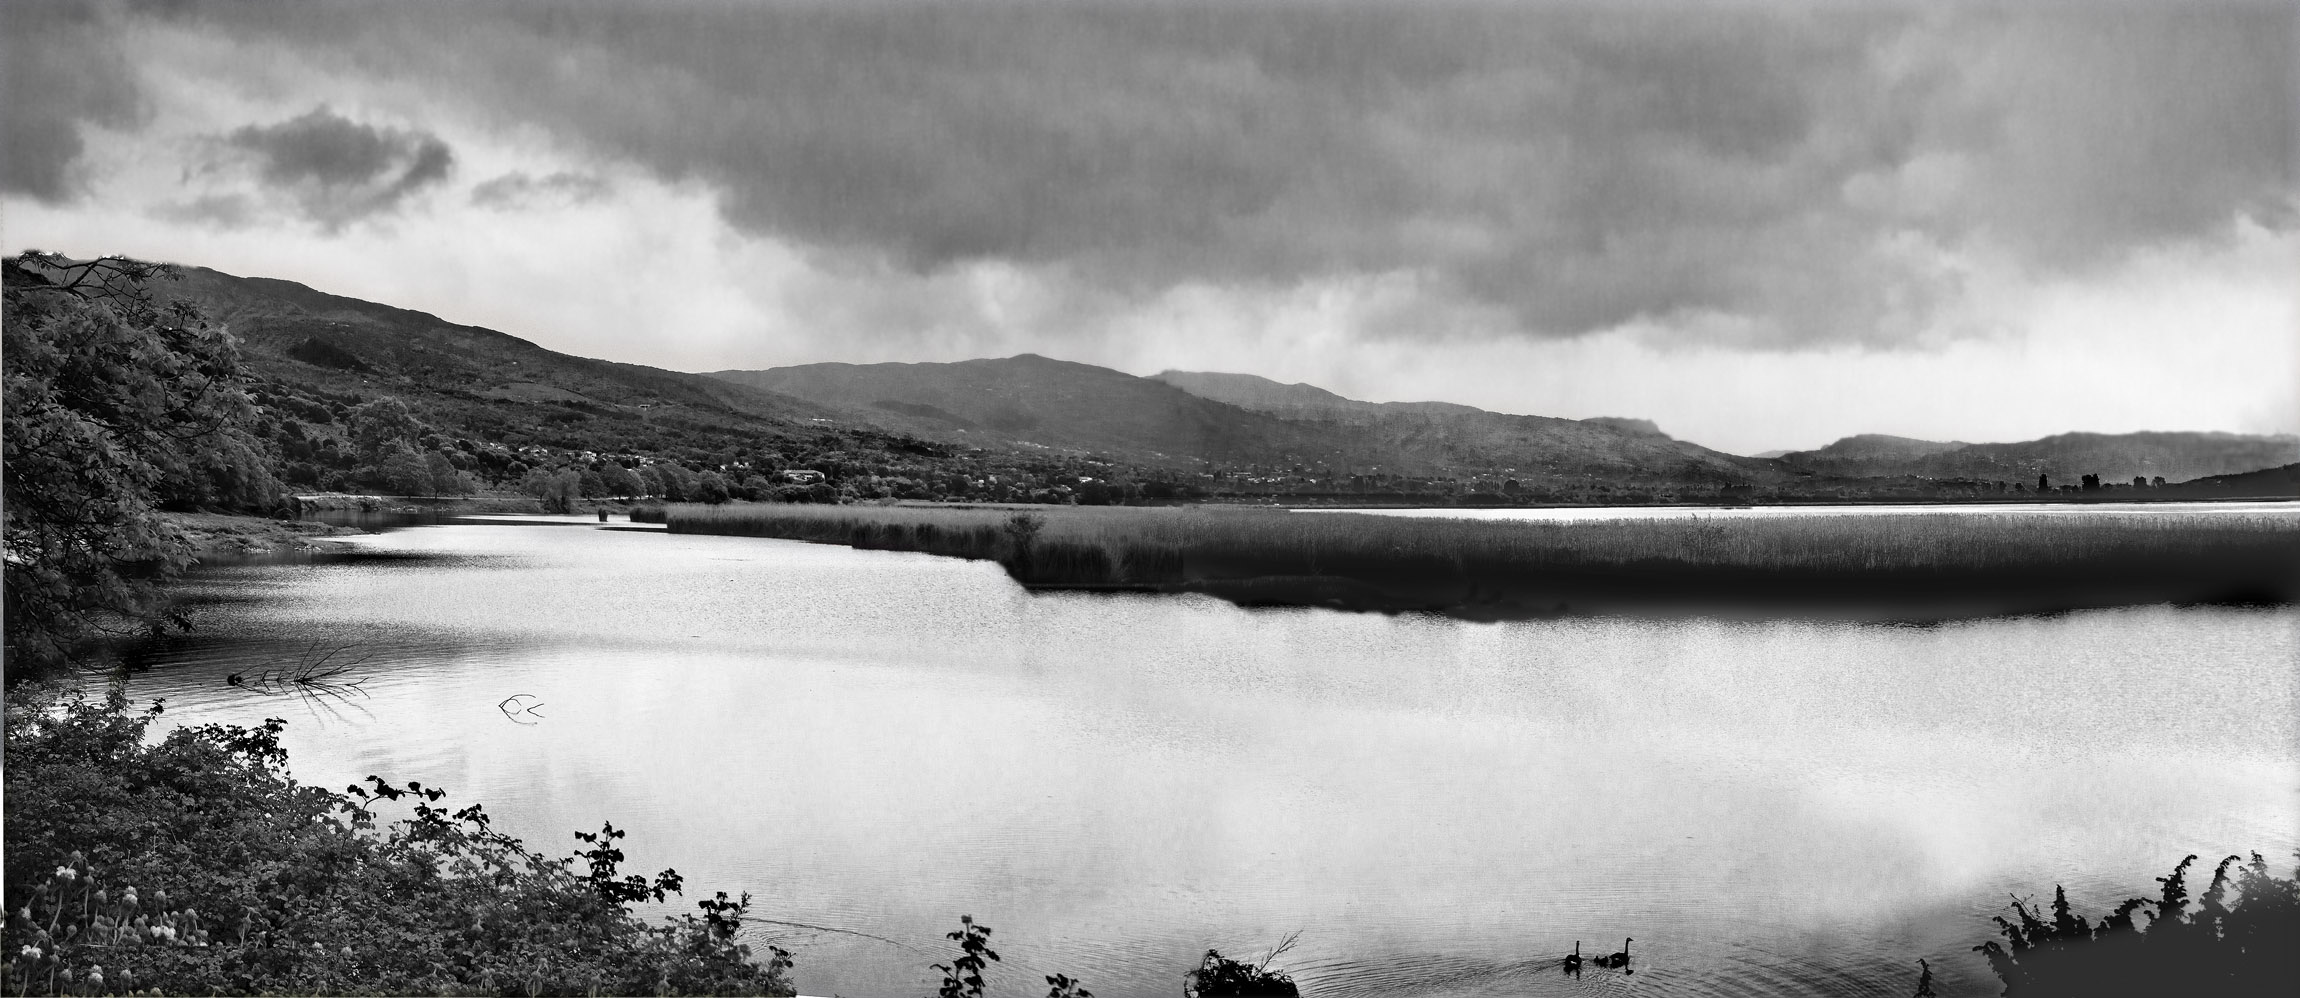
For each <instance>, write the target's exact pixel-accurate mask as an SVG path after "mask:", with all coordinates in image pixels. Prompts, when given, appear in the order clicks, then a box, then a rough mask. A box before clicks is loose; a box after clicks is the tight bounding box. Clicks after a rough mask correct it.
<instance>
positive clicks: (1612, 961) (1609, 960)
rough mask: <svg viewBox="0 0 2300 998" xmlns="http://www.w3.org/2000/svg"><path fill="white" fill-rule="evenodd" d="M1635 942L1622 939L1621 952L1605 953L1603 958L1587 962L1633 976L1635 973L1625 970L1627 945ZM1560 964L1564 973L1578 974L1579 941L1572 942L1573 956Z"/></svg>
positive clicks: (1579, 968) (1627, 954) (1579, 966)
mask: <svg viewBox="0 0 2300 998" xmlns="http://www.w3.org/2000/svg"><path fill="white" fill-rule="evenodd" d="M1636 941H1637V940H1635V939H1623V940H1622V941H1621V952H1619V953H1607V954H1606V955H1604V956H1600V957H1592V958H1591V959H1590V961H1589V962H1590V963H1592V964H1595V965H1597V966H1600V967H1620V968H1623V973H1629V974H1634V973H1636V971H1634V970H1629V969H1627V968H1628V967H1629V944H1630V943H1633V942H1636ZM1561 962H1562V963H1563V964H1564V966H1565V969H1566V971H1567V972H1569V973H1579V972H1580V971H1581V940H1579V939H1576V940H1574V941H1573V954H1572V955H1571V956H1568V957H1566V958H1565V959H1564V960H1563V961H1561Z"/></svg>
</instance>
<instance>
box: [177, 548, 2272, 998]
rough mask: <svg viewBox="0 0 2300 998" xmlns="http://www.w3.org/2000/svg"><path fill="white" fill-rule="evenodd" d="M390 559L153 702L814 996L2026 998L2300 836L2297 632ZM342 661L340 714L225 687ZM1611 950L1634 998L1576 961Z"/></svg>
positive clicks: (758, 559) (241, 609) (929, 562)
mask: <svg viewBox="0 0 2300 998" xmlns="http://www.w3.org/2000/svg"><path fill="white" fill-rule="evenodd" d="M358 542H359V544H360V545H361V548H362V549H363V550H364V551H366V552H369V553H371V555H402V556H404V555H420V556H423V557H420V558H408V557H373V556H370V557H364V558H317V559H313V560H311V561H309V562H305V563H296V564H274V565H251V566H240V567H232V568H217V569H211V570H207V571H203V572H201V573H198V574H197V575H196V576H195V577H194V579H193V581H192V582H191V583H190V586H189V588H190V590H191V593H192V595H193V597H194V598H195V599H197V600H198V601H200V602H201V603H202V604H204V606H203V608H202V609H201V610H200V612H199V619H200V620H201V621H202V628H201V630H200V632H198V633H197V634H196V635H194V636H192V637H190V638H186V639H180V640H177V641H174V642H173V643H171V644H168V645H166V646H163V647H160V648H157V649H155V650H154V651H153V652H152V653H151V654H150V656H149V660H150V662H151V664H152V665H153V668H152V670H151V671H150V672H147V673H145V674H142V675H141V676H139V677H138V678H137V679H136V680H135V686H134V692H135V695H136V696H137V697H139V698H149V697H155V696H164V697H167V698H168V701H169V704H170V712H169V717H170V718H172V719H174V720H176V721H178V722H198V721H208V720H221V721H229V722H238V723H255V722H258V721H260V720H261V719H262V718H264V717H266V716H284V717H287V718H290V719H291V722H292V723H291V724H290V726H289V730H288V735H287V744H288V747H289V749H290V751H291V752H292V754H293V759H294V765H295V769H296V772H297V774H298V776H299V777H301V778H303V779H304V780H306V781H307V782H311V783H315V784H319V785H327V786H341V785H343V784H345V783H349V782H352V781H354V780H357V779H359V778H361V777H364V776H366V775H367V774H370V773H375V774H380V775H382V776H385V777H387V778H390V779H393V780H395V781H405V780H409V779H417V780H422V781H423V782H425V783H426V784H427V785H443V786H446V787H448V788H450V789H451V791H452V793H453V796H451V797H450V798H449V801H450V803H454V802H470V801H474V800H476V801H484V802H486V804H487V805H488V809H489V811H490V812H491V813H493V814H495V815H496V816H497V827H499V828H505V829H507V830H509V831H511V832H512V833H514V834H518V835H521V836H523V837H525V838H527V839H528V841H529V842H530V844H531V845H535V846H538V847H540V848H544V849H545V850H546V851H549V852H553V853H560V852H564V851H569V850H571V849H572V847H573V845H574V843H573V841H572V839H571V837H570V834H569V833H570V832H572V831H573V830H576V829H595V828H597V827H598V825H599V823H600V822H601V821H602V820H612V821H614V822H615V824H616V826H617V827H618V828H628V829H630V831H631V836H630V838H629V839H627V840H625V841H626V851H627V852H628V853H629V854H630V861H629V868H630V869H638V870H644V871H653V870H657V869H661V868H663V867H666V866H676V867H677V868H678V869H679V870H680V872H681V873H683V874H685V875H686V877H687V883H688V885H689V888H690V893H693V892H695V891H700V892H702V896H708V892H710V891H712V890H719V889H724V890H727V891H730V892H735V891H750V892H751V893H752V894H754V895H755V896H756V898H757V908H756V912H757V914H758V915H759V916H760V917H762V918H765V919H773V920H776V921H778V922H781V923H793V924H760V925H758V926H756V928H755V933H756V936H757V940H758V941H772V942H775V943H777V944H779V945H782V946H785V947H786V948H790V949H792V950H794V951H796V953H797V955H798V960H799V964H798V971H797V976H798V981H799V983H800V985H801V988H802V990H803V991H804V992H806V993H808V994H818V995H828V994H832V993H834V992H835V993H838V994H842V995H845V996H847V998H871V996H880V995H905V996H916V995H920V994H924V993H928V992H930V991H931V990H932V981H933V976H932V972H931V971H930V970H929V969H928V964H930V963H933V962H936V961H938V960H947V959H948V955H949V954H948V951H947V950H945V949H944V948H943V947H944V946H945V945H946V944H945V943H944V942H943V941H942V939H941V937H940V933H941V932H943V931H945V930H947V929H948V928H951V927H953V925H954V923H955V922H956V920H957V918H958V916H959V915H960V914H972V915H974V916H975V917H976V918H977V919H978V920H979V921H981V922H984V923H986V924H988V925H990V926H992V927H994V928H995V929H996V930H997V932H996V935H995V936H994V939H993V942H994V945H995V946H996V948H997V949H998V950H999V951H1000V952H1001V953H1002V954H1003V955H1004V956H1005V958H1006V959H1005V961H1004V962H1003V963H1001V964H999V965H997V969H998V972H999V975H1000V976H999V977H998V979H997V983H998V991H997V993H999V994H1002V995H1036V994H1040V993H1042V992H1043V988H1044V985H1043V984H1042V983H1039V981H1040V978H1041V977H1042V976H1043V975H1045V974H1051V973H1055V972H1058V971H1059V972H1067V973H1070V974H1071V975H1073V976H1076V977H1081V978H1083V979H1084V980H1085V981H1086V983H1087V984H1088V986H1090V987H1092V988H1093V989H1094V991H1095V992H1096V993H1097V994H1099V995H1104V996H1109V998H1127V996H1137V995H1140V996H1150V995H1157V996H1168V995H1172V994H1175V993H1177V990H1178V988H1179V986H1180V980H1179V975H1180V973H1181V972H1182V971H1183V970H1184V969H1186V968H1187V967H1189V966H1191V965H1193V964H1194V963H1195V962H1196V958H1197V957H1198V956H1199V955H1200V954H1201V953H1203V951H1204V950H1205V949H1206V948H1208V947H1216V948H1219V949H1221V950H1222V951H1224V952H1225V953H1234V954H1239V955H1247V954H1251V953H1253V952H1255V951H1258V950H1260V949H1261V948H1264V947H1266V946H1268V945H1269V944H1271V943H1273V942H1275V941H1276V940H1277V939H1279V938H1280V937H1281V936H1283V935H1285V934H1286V933H1288V932H1293V931H1296V930H1299V931H1300V932H1301V934H1302V935H1301V943H1300V945H1299V947H1298V948H1296V949H1295V950H1294V951H1293V952H1291V953H1289V954H1287V955H1286V956H1285V957H1284V958H1283V959H1282V960H1281V961H1280V966H1283V967H1285V968H1287V969H1290V970H1292V971H1293V972H1294V973H1295V975H1296V977H1297V979H1299V980H1300V981H1301V982H1302V983H1303V984H1304V985H1305V991H1306V992H1307V993H1310V994H1323V995H1425V996H1442V995H1574V994H1632V993H1641V994H1653V995H1690V994H1722V995H1733V994H1750V995H1760V994H1763V995H1773V994H1780V995H1796V994H1816V995H1817V994H1856V995H1857V994H1876V995H1905V994H1907V993H1908V992H1909V991H1911V990H1912V989H1913V988H1914V980H1915V974H1914V971H1915V968H1916V960H1917V958H1918V957H1920V956H1923V957H1926V958H1928V959H1931V960H1932V961H1933V963H1934V965H1935V967H1936V968H1940V970H1941V972H1942V979H1941V982H1940V983H1941V985H1942V991H1943V993H1944V994H1960V993H1962V994H1982V993H1987V994H1993V993H1995V990H1996V988H1995V986H1994V983H1995V982H1994V979H1993V978H1989V977H1987V975H1986V971H1985V968H1983V967H1982V966H1981V965H1980V964H1979V963H1978V962H1977V958H1975V957H1974V956H1973V955H1972V954H1971V953H1969V952H1968V951H1967V948H1968V947H1970V946H1971V945H1973V944H1974V943H1976V942H1979V941H1980V940H1981V939H1982V938H1983V937H1984V934H1985V932H1986V929H1987V925H1986V916H1987V915H1989V914H1992V913H1994V912H1995V911H1997V910H1998V908H1997V906H1998V905H1999V904H2001V903H2002V902H2001V899H2003V898H2004V897H2005V892H2007V891H2019V892H2021V893H2023V894H2033V893H2038V892H2043V893H2044V894H2045V896H2046V897H2048V898H2049V894H2050V891H2051V888H2052V885H2053V883H2055V882H2061V883H2066V884H2067V885H2068V886H2069V889H2070V894H2071V897H2072V898H2073V899H2075V900H2076V901H2077V902H2078V903H2079V905H2080V906H2090V907H2089V908H2088V909H2087V910H2089V911H2092V912H2094V913H2097V912H2098V911H2099V910H2100V906H2101V905H2103V904H2105V903H2109V902H2113V901H2114V900H2116V899H2118V898H2121V897H2123V896H2125V895H2126V894H2127V893H2129V892H2135V891H2138V890H2139V889H2140V888H2143V887H2152V886H2153V883H2152V878H2154V877H2156V876H2161V875H2162V874H2163V873H2164V872H2165V871H2166V870H2168V869H2169V868H2170V867H2171V865H2172V864H2173V863H2174V862H2176V861H2177V860H2178V859H2179V858H2180V857H2181V856H2183V855H2186V854H2188V853H2190V852H2196V853H2202V854H2204V855H2205V856H2206V857H2207V859H2208V860H2209V859H2212V858H2216V857H2217V856H2218V855H2223V854H2226V853H2229V852H2237V851H2250V850H2254V849H2258V850H2260V851H2262V852H2263V853H2266V854H2268V855H2270V856H2271V858H2272V859H2274V860H2275V861H2276V862H2277V863H2278V864H2279V866H2282V865H2283V864H2285V863H2288V862H2289V857H2290V854H2291V851H2292V849H2293V848H2294V847H2295V845H2296V844H2300V833H2296V828H2300V748H2296V747H2295V746H2296V744H2300V723H2296V719H2300V679H2296V676H2295V672H2296V670H2295V664H2294V663H2295V662H2296V661H2300V613H2296V612H2295V611H2293V610H2291V609H2275V610H2242V609H2175V608H2170V607H2159V608H2146V609H2133V610H2120V611H2112V612H2094V613H2081V614H2071V615H2066V616H2059V617H2052V618H2032V619H2006V620H1990V621H1979V622H1970V623H1958V624H1949V625H1941V626H1930V627H1906V626H1869V625H1850V624H1824V623H1802V622H1770V623H1721V622H1710V621H1702V620H1687V621H1676V622H1666V621H1621V620H1568V621H1555V622H1525V623H1505V624H1473V623H1465V622H1460V621H1452V620H1439V619H1427V618H1420V617H1386V616H1378V615H1348V614H1340V613H1333V612H1326V611H1315V610H1301V611H1274V612H1273V611H1245V610H1240V609H1237V608H1235V607H1233V606H1231V605H1229V604H1227V603H1223V602H1219V601H1216V600H1213V599H1207V598H1196V597H1155V596H1090V595H1077V594H1068V595H1029V594H1026V593H1024V592H1023V591H1021V590H1020V589H1018V588H1016V587H1015V586H1013V585H1011V584H1010V583H1009V582H1008V581H1007V580H1006V577H1005V576H1004V574H1003V573H1002V572H1000V571H999V570H998V569H997V568H996V567H995V566H992V565H988V564H979V563H969V562H962V561H955V560H947V559H937V558H931V557H927V556H923V555H908V554H897V553H887V552H864V551H852V550H847V549H844V548H836V547H823V546H813V545H805V544H799V543H795V542H788V541H774V540H763V539H752V538H725V537H694V536H673V535H669V534H663V533H659V532H654V531H642V530H609V529H598V527H597V525H596V524H588V525H587V524H584V523H580V522H562V523H511V522H503V523H491V524H481V525H457V526H428V527H415V528H410V529H405V530H400V531H396V532H392V533H388V534H381V535H374V536H368V537H362V538H358ZM330 652H334V653H336V654H337V656H338V658H337V660H338V661H342V660H346V659H355V660H359V665H358V667H357V670H356V673H357V674H358V675H359V676H362V677H364V683H363V689H364V690H365V691H366V693H367V694H368V695H367V696H366V697H365V698H364V699H358V700H356V702H355V705H353V706H349V707H338V708H336V709H334V710H332V711H331V710H327V709H324V708H325V705H324V704H311V703H306V702H301V701H296V700H293V699H289V698H265V697H262V696H258V695H255V694H252V693H249V692H247V691H246V690H244V689H237V688H234V687H231V686H227V685H226V684H225V683H224V677H225V676H226V675H227V674H230V673H234V672H242V673H245V674H246V675H248V676H250V677H255V676H260V675H261V674H262V672H263V670H265V669H292V668H294V667H295V666H296V665H297V663H298V662H299V661H309V660H312V659H314V658H316V657H318V656H320V655H323V654H328V653H330ZM518 694H526V695H527V696H528V698H529V699H527V700H523V701H520V703H521V704H526V703H534V702H540V703H541V704H542V706H541V707H540V708H539V709H538V713H537V714H536V715H521V716H519V717H512V716H507V715H506V714H505V713H504V712H503V711H501V710H499V708H498V704H499V703H500V702H502V701H504V700H505V699H506V698H508V697H512V696H514V695H518ZM522 722H526V723H522ZM1625 936H1634V937H1636V940H1637V941H1636V943H1635V944H1634V945H1633V946H1632V952H1633V953H1634V955H1635V956H1636V964H1635V966H1636V969H1637V973H1636V975H1635V976H1633V977H1622V976H1620V975H1618V974H1612V973H1606V972H1592V973H1590V974H1589V975H1588V976H1587V977H1585V978H1583V979H1581V980H1578V981H1576V980H1571V979H1567V978H1564V977H1561V976H1559V975H1558V974H1557V973H1556V971H1555V969H1554V968H1555V966H1556V963H1555V961H1556V959H1557V958H1558V957H1559V956H1561V955H1562V954H1564V953H1565V952H1567V951H1569V950H1570V949H1571V948H1572V945H1573V942H1574V940H1576V939H1579V940H1581V941H1582V945H1583V950H1584V952H1585V953H1591V954H1595V953H1606V952H1612V951H1613V950H1615V949H1618V948H1619V946H1620V943H1621V940H1622V938H1623V937H1625Z"/></svg>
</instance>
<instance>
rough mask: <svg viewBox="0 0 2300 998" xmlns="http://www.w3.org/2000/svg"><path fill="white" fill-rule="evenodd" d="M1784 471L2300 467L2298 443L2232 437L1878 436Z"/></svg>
mask: <svg viewBox="0 0 2300 998" xmlns="http://www.w3.org/2000/svg"><path fill="white" fill-rule="evenodd" d="M1780 460H1781V461H1782V462H1783V463H1785V464H1788V465H1792V466H1795V467H1797V468H1801V469H1805V470H1808V471H1812V472H1814V473H1816V474H1821V475H1829V476H1835V477H1847V478H1860V477H1888V476H1901V475H1913V476H1916V477H1920V478H1964V479H1974V480H1979V481H2006V482H2023V483H2027V482H2033V481H2035V479H2036V476H2038V475H2045V476H2047V477H2049V478H2050V479H2052V480H2053V481H2054V482H2056V483H2058V482H2074V481H2076V480H2077V479H2078V478H2079V477H2081V476H2083V475H2099V476H2100V477H2101V478H2102V479H2103V480H2104V481H2112V482H2121V481H2130V480H2131V479H2132V478H2134V477H2135V476H2138V477H2143V478H2150V479H2154V478H2157V477H2159V476H2161V477H2163V478H2164V479H2165V480H2166V481H2168V482H2180V481H2185V480H2187V479H2191V478H2200V477H2203V476H2207V475H2226V474H2236V473H2241V472H2248V471H2257V470H2259V469H2262V468H2273V467H2277V466H2280V465H2285V464H2290V463H2292V462H2293V461H2295V460H2300V437H2294V436H2289V435H2284V436H2255V435H2247V434H2238V433H2182V432H2146V433H2118V434H2106V433H2062V434H2058V435H2056V436H2050V437H2044V438H2042V439H2038V440H2025V441H2019V442H2015V443H1989V444H1968V443H1961V442H1956V441H1949V442H1940V441H1933V440H1913V439H1909V438H1907V437H1891V436H1883V435H1879V434H1869V435H1863V436H1855V437H1846V438H1844V439H1842V440H1839V441H1837V442H1835V443H1832V444H1830V445H1828V446H1827V447H1823V448H1820V449H1818V450H1809V451H1797V452H1793V453H1789V454H1784V455H1782V456H1781V458H1780Z"/></svg>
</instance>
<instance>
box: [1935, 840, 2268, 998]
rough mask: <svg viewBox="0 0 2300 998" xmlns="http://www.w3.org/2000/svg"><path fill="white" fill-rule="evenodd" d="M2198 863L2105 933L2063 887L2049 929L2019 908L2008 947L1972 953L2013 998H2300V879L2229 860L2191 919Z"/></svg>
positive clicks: (2130, 904) (2176, 871)
mask: <svg viewBox="0 0 2300 998" xmlns="http://www.w3.org/2000/svg"><path fill="white" fill-rule="evenodd" d="M2194 862H2196V857H2194V856H2190V857H2188V858H2187V859H2184V860H2181V861H2180V865H2179V866H2176V867H2174V868H2173V870H2172V873H2171V875H2169V876H2164V877H2158V878H2157V883H2158V884H2160V885H2161V886H2162V891H2161V892H2160V893H2159V895H2158V896H2157V897H2156V898H2154V899H2149V898H2133V899H2131V900H2128V901H2126V902H2124V903H2123V904H2121V905H2118V906H2117V907H2116V910H2114V911H2112V912H2110V913H2109V914H2108V915H2106V916H2103V917H2102V918H2101V920H2100V922H2099V924H2097V925H2095V924H2093V923H2090V922H2087V921H2086V920H2085V919H2084V917H2083V916H2081V915H2078V914H2076V913H2075V912H2073V911H2072V910H2070V908H2069V903H2068V892H2067V891H2065V890H2062V889H2060V888H2057V887H2056V888H2054V890H2053V898H2052V910H2051V912H2050V913H2049V914H2050V920H2047V918H2046V916H2047V912H2046V911H2045V910H2044V909H2043V908H2042V907H2041V906H2035V905H2032V904H2031V903H2029V902H2025V901H2022V900H2020V899H2018V898H2015V899H2014V900H2013V903H2012V909H2013V917H2012V918H2009V919H2008V918H2005V917H2003V916H2001V915H2000V916H1997V918H1996V919H1995V921H1996V923H1997V930H1998V932H1999V933H2000V934H2002V935H2003V936H2004V937H2005V941H2004V942H2003V943H1998V942H1997V941H1996V940H1993V939H1992V940H1990V941H1988V942H1986V943H1982V944H1981V945H1979V946H1975V947H1973V949H1975V950H1978V951H1979V952H1980V953H1981V955H1982V956H1984V957H1987V958H1988V962H1989V968H1990V969H1991V970H1993V971H1995V972H1996V976H1997V979H1998V980H2001V981H2003V982H2004V985H2005V989H2004V994H2005V995H2006V996H2008V998H2061V996H2077V995H2126V994H2135V995H2137V994H2148V995H2171V994H2197V995H2230V996H2237V995H2292V994H2300V951H2296V950H2295V946H2294V943H2295V941H2296V940H2300V874H2296V876H2295V878H2294V879H2285V878H2280V877H2277V876H2274V875H2272V874H2270V873H2269V872H2268V864H2267V862H2266V861H2265V860H2263V859H2261V858H2260V854H2259V853H2253V854H2252V861H2251V863H2249V864H2246V863H2243V862H2242V857H2239V856H2230V857H2228V858H2227V859H2223V860H2221V861H2220V865H2219V866H2218V867H2216V868H2215V869H2214V870H2213V871H2212V882H2211V884H2210V885H2209V886H2207V887H2206V888H2205V890H2204V894H2203V896H2202V897H2200V898H2198V900H2197V904H2196V906H2195V907H2194V909H2193V910H2192V909H2191V908H2190V906H2189V903H2188V868H2189V864H2191V863H2194ZM2232 890H2233V892H2234V896H2235V899H2234V900H2233V901H2231V900H2230V893H2231V891H2232ZM2135 915H2140V916H2144V917H2145V918H2146V919H2147V921H2145V922H2142V921H2139V920H2138V919H2136V918H2135V917H2134V916H2135ZM1927 976H1928V979H1929V977H1930V974H1929V972H1928V975H1927Z"/></svg>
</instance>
